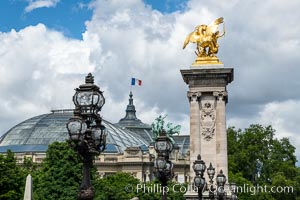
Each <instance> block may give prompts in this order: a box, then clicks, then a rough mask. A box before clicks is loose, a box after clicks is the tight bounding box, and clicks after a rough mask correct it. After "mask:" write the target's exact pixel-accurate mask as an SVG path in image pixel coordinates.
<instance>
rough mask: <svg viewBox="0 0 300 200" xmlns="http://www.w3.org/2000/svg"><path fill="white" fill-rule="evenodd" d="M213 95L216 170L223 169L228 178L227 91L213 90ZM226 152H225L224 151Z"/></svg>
mask: <svg viewBox="0 0 300 200" xmlns="http://www.w3.org/2000/svg"><path fill="white" fill-rule="evenodd" d="M213 95H214V96H215V97H216V104H217V106H216V113H217V116H216V119H217V123H216V133H217V135H216V138H217V143H216V160H217V161H218V162H216V164H217V165H216V166H215V168H216V172H217V173H219V172H220V170H223V173H224V175H225V176H226V177H227V179H228V155H227V133H226V110H225V109H226V100H227V92H226V91H218V92H214V93H213ZM224 152H226V153H224Z"/></svg>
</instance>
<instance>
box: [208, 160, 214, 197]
mask: <svg viewBox="0 0 300 200" xmlns="http://www.w3.org/2000/svg"><path fill="white" fill-rule="evenodd" d="M215 173H216V171H215V168H214V167H213V166H212V164H211V163H210V164H209V167H208V168H207V175H208V177H209V183H210V186H209V197H210V198H213V197H214V194H215V187H214V185H213V183H214V181H213V179H214V176H215Z"/></svg>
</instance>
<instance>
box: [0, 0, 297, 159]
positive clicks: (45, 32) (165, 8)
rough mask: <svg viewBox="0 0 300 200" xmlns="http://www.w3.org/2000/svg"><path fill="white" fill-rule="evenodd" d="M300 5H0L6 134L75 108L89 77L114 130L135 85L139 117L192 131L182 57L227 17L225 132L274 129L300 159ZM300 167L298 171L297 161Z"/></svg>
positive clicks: (170, 1) (137, 0)
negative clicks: (231, 73) (199, 34)
mask: <svg viewBox="0 0 300 200" xmlns="http://www.w3.org/2000/svg"><path fill="white" fill-rule="evenodd" d="M299 7H300V1H298V0H289V1H286V2H283V1H282V0H264V1H260V0H249V1H242V0H223V1H218V0H210V1H204V0H190V1H187V0H165V1H158V0H144V1H142V0H94V1H89V0H78V1H66V0H6V1H1V2H0V75H1V79H0V93H1V95H0V102H1V103H0V110H1V115H0V135H2V134H3V133H5V132H6V131H7V130H8V129H9V128H10V127H12V126H14V125H16V124H17V123H19V122H21V121H23V120H25V119H28V118H29V117H33V116H36V115H39V114H44V113H48V112H50V110H51V109H61V108H73V104H72V101H71V99H72V95H73V93H74V88H75V87H77V86H78V85H79V84H81V83H83V81H84V77H85V75H86V74H87V73H88V72H92V73H93V74H94V76H95V81H96V83H97V84H98V85H99V86H100V87H101V89H102V90H103V91H104V95H105V98H106V104H105V106H104V108H103V111H102V115H103V116H104V118H106V119H108V120H110V121H112V122H117V121H118V120H119V119H120V118H122V117H123V116H124V110H125V107H126V105H127V103H128V93H129V90H130V79H131V77H135V78H138V79H141V80H142V81H143V85H142V86H141V87H138V86H136V87H133V93H134V103H135V105H136V108H137V110H138V113H137V115H138V117H139V118H141V119H142V120H143V121H144V122H146V123H151V122H152V121H153V120H154V118H155V117H157V116H158V115H159V114H161V113H166V114H168V120H169V121H172V122H174V123H175V124H181V125H182V126H183V133H184V134H188V132H189V127H188V125H189V107H188V100H187V98H186V91H187V86H186V85H185V83H184V82H183V80H182V77H181V74H180V71H179V70H180V69H186V68H189V66H190V64H191V63H192V62H193V61H194V59H195V55H194V48H195V47H194V46H193V45H189V46H188V47H187V48H186V49H185V50H182V45H183V41H184V39H185V37H186V35H187V34H188V33H189V32H191V31H192V30H193V29H194V27H195V26H196V25H199V24H208V23H210V22H211V21H213V20H214V19H216V18H218V17H220V16H223V17H224V19H225V27H226V36H225V37H223V38H222V39H220V40H219V43H220V50H219V54H218V55H219V58H220V60H221V61H222V62H223V63H224V64H225V67H233V68H234V70H235V77H234V82H232V83H231V84H230V85H229V86H228V92H229V103H228V105H227V125H228V126H235V127H237V128H246V127H248V126H249V125H250V124H254V123H259V124H263V125H272V126H273V127H274V128H275V129H276V130H277V132H276V136H277V137H278V138H281V137H289V138H290V140H291V142H292V143H293V145H295V146H296V148H297V155H298V160H300V135H299V134H300V133H299V132H300V129H299V127H300V125H299V124H300V114H299V113H300V90H299V88H300V79H299V76H300V65H299V63H300V62H299V58H300V35H299V32H300V26H299V24H298V22H299V19H300V14H299V11H298V8H299ZM298 163H299V162H298Z"/></svg>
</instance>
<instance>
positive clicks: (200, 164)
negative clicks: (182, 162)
mask: <svg viewBox="0 0 300 200" xmlns="http://www.w3.org/2000/svg"><path fill="white" fill-rule="evenodd" d="M193 169H194V172H195V173H196V176H195V178H194V184H195V186H196V187H197V191H198V197H199V199H202V192H203V189H204V187H205V185H206V181H205V178H204V177H203V175H204V172H205V170H206V165H205V162H204V161H203V160H201V156H200V154H199V155H198V156H197V160H195V161H194V164H193Z"/></svg>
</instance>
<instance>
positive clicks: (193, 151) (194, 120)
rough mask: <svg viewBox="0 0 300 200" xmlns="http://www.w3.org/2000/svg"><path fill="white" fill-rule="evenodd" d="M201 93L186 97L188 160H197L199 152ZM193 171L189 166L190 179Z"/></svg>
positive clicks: (191, 93) (192, 93)
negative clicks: (188, 119)
mask: <svg viewBox="0 0 300 200" xmlns="http://www.w3.org/2000/svg"><path fill="white" fill-rule="evenodd" d="M200 96H201V92H192V91H188V93H187V97H188V99H189V102H190V137H191V138H194V140H190V160H193V161H195V160H196V159H197V153H199V152H201V148H200V145H199V144H200V135H199V134H200V130H199V128H200V116H199V115H200V113H199V100H200ZM193 174H194V170H193V165H190V179H191V178H193V177H194V176H193Z"/></svg>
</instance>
